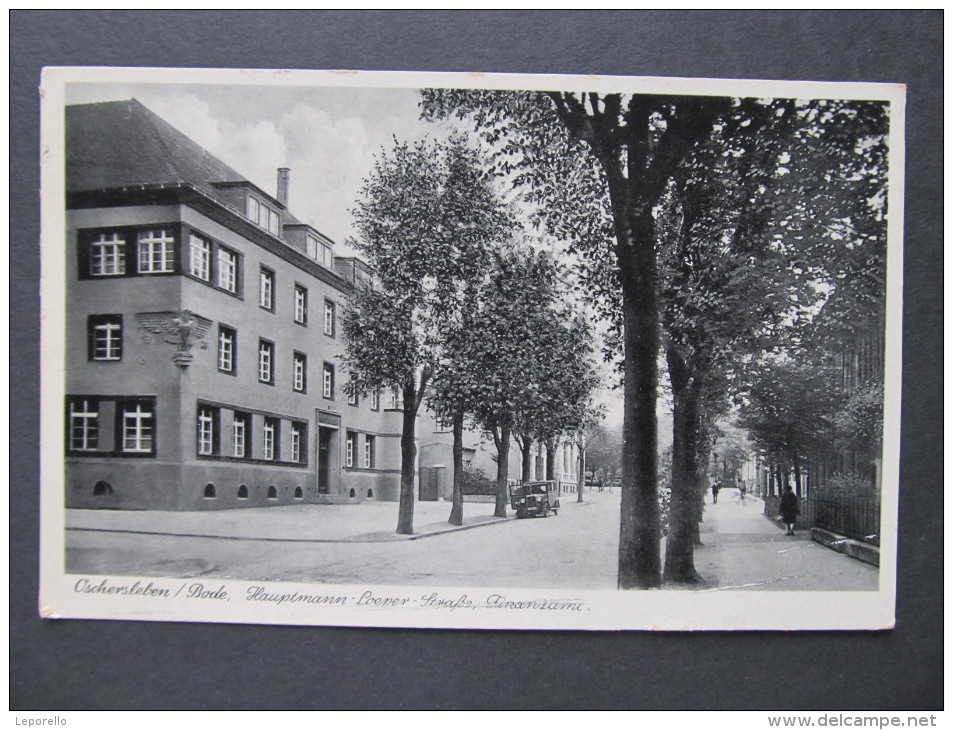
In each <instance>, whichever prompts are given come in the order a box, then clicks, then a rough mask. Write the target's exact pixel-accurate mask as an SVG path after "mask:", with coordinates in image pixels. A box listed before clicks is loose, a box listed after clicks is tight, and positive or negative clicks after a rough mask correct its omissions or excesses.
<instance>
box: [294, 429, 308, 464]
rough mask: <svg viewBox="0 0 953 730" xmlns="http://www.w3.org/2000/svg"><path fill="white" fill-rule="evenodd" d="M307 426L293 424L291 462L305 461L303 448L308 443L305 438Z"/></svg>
mask: <svg viewBox="0 0 953 730" xmlns="http://www.w3.org/2000/svg"><path fill="white" fill-rule="evenodd" d="M305 428H306V427H305V424H303V423H292V424H291V460H292V461H296V462H300V461H304V460H305V459H304V449H303V448H302V447H303V446H304V444H305V443H306V441H307V438H306V437H305V433H306V432H305Z"/></svg>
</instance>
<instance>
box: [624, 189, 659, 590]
mask: <svg viewBox="0 0 953 730" xmlns="http://www.w3.org/2000/svg"><path fill="white" fill-rule="evenodd" d="M631 221H632V223H631V227H630V230H628V231H623V234H624V237H620V238H619V240H620V246H619V248H620V254H621V255H620V278H621V280H622V314H623V344H624V351H625V353H624V354H625V362H624V370H623V377H624V384H623V393H624V406H623V408H624V410H623V414H624V415H623V423H622V499H621V502H622V505H621V518H620V526H619V587H620V588H657V587H658V586H659V585H660V584H661V569H662V565H661V562H662V561H661V555H660V553H659V542H660V539H661V534H660V523H659V504H658V464H657V458H658V457H657V450H658V423H657V422H656V418H655V406H656V399H657V392H658V364H657V362H656V359H657V356H658V350H659V330H658V299H657V294H656V289H657V286H658V281H657V280H658V271H657V262H656V260H655V224H654V220H653V219H652V212H651V209H650V208H648V207H646V209H645V210H643V211H642V214H641V215H638V216H636V215H633V216H632V217H631ZM617 236H618V232H617ZM623 241H624V245H623V243H622V242H623Z"/></svg>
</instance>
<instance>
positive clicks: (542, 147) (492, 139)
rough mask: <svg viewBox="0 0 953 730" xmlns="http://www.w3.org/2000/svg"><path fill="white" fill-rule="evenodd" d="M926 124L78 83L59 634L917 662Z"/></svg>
mask: <svg viewBox="0 0 953 730" xmlns="http://www.w3.org/2000/svg"><path fill="white" fill-rule="evenodd" d="M904 103H905V89H904V87H903V86H899V85H888V84H862V83H815V82H806V81H805V82H792V81H786V82H781V81H755V80H728V79H684V78H637V77H599V76H530V75H504V74H500V75H492V74H436V73H407V72H363V71H362V72H346V71H284V70H274V71H266V70H247V69H246V70H229V69H222V70H208V69H162V68H80V67H75V68H67V67H62V68H47V69H46V70H45V73H44V76H43V84H42V120H41V124H42V137H41V142H42V151H41V154H42V216H43V218H42V236H41V238H42V240H41V247H42V285H41V296H42V408H41V414H42V415H41V418H42V444H41V450H42V479H41V482H42V483H41V512H42V514H41V521H42V541H41V588H40V598H39V611H40V614H41V615H42V616H44V617H47V618H89V619H134V620H163V621H206V622H230V623H261V624H305V625H347V626H387V627H422V628H423V627H426V628H487V629H567V630H630V629H631V630H651V629H660V630H732V629H749V630H750V629H755V630H759V629H765V630H767V629H793V630H809V629H871V630H873V629H885V628H890V627H892V626H893V622H894V604H895V587H896V577H897V576H896V564H897V510H898V498H899V497H898V495H899V490H900V484H899V442H900V435H899V423H900V363H901V304H902V302H901V290H902V281H901V273H902V271H901V269H902V266H901V263H902V239H901V234H902V230H903V221H902V214H903V184H904V182H903V168H904Z"/></svg>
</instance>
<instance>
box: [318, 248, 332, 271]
mask: <svg viewBox="0 0 953 730" xmlns="http://www.w3.org/2000/svg"><path fill="white" fill-rule="evenodd" d="M333 260H334V256H333V255H332V254H331V247H330V246H326V245H322V246H321V263H322V264H323V265H324V266H327V267H328V268H329V269H330V268H331V263H332V262H333Z"/></svg>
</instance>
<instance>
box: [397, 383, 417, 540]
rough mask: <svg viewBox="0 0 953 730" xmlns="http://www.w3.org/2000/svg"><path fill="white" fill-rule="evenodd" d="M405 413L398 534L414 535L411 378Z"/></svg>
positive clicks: (414, 423) (414, 414)
mask: <svg viewBox="0 0 953 730" xmlns="http://www.w3.org/2000/svg"><path fill="white" fill-rule="evenodd" d="M403 396H404V412H403V418H402V419H401V432H400V506H399V507H398V512H397V534H398V535H413V534H414V473H415V471H416V467H417V443H416V440H417V385H416V382H415V381H414V378H413V377H412V376H411V378H409V380H408V381H407V382H405V383H404V387H403Z"/></svg>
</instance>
